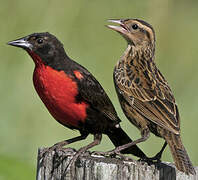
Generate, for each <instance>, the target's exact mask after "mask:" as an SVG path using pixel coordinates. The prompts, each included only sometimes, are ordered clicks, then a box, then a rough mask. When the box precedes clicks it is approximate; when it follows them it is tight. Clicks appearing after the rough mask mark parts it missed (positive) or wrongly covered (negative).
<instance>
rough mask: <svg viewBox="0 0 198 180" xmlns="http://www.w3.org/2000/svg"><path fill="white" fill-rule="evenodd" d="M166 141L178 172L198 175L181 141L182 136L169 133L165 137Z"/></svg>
mask: <svg viewBox="0 0 198 180" xmlns="http://www.w3.org/2000/svg"><path fill="white" fill-rule="evenodd" d="M165 140H166V142H167V143H168V145H169V147H170V150H171V153H172V156H173V159H174V162H175V165H176V167H177V169H178V170H180V171H182V172H185V173H186V174H188V175H189V174H193V175H194V174H196V172H195V169H194V167H193V165H192V163H191V161H190V158H189V156H188V154H187V152H186V150H185V148H184V145H183V144H182V141H181V136H180V135H176V134H173V133H169V134H168V135H166V136H165Z"/></svg>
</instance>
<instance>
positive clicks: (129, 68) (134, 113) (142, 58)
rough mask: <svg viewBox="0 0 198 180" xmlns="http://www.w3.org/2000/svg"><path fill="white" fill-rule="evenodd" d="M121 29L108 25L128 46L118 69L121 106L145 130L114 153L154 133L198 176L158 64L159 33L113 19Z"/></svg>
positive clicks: (139, 23)
mask: <svg viewBox="0 0 198 180" xmlns="http://www.w3.org/2000/svg"><path fill="white" fill-rule="evenodd" d="M110 22H114V23H118V24H119V25H120V26H112V25H108V27H109V28H110V29H113V30H115V31H117V32H118V33H120V34H121V35H122V36H123V37H124V39H125V40H126V41H127V43H128V46H127V49H126V50H125V52H124V54H123V56H122V57H121V58H120V60H119V61H118V62H117V64H116V66H115V69H114V75H113V76H114V83H115V88H116V91H117V95H118V98H119V101H120V104H121V107H122V109H123V111H124V113H125V115H126V117H127V118H128V119H129V120H130V122H131V123H132V124H134V125H135V126H136V127H137V128H138V129H139V130H140V131H141V136H142V137H141V138H140V139H138V140H136V141H134V142H132V143H129V144H128V145H124V146H122V147H118V148H117V149H115V151H114V152H116V151H120V150H123V149H124V148H126V147H129V146H131V145H134V144H137V143H140V142H143V141H145V140H146V139H148V138H149V135H150V132H152V133H154V134H155V135H156V136H158V137H162V138H164V139H165V144H164V146H163V148H162V150H161V151H160V152H159V153H158V155H157V156H158V157H159V158H161V155H162V152H163V150H164V149H165V147H166V145H167V143H168V145H169V147H170V150H171V153H172V156H173V159H174V161H175V164H176V167H177V168H178V169H179V170H180V171H183V172H185V173H187V174H195V170H194V168H193V165H192V163H191V161H190V159H189V157H188V154H187V152H186V150H185V148H184V146H183V144H182V141H181V136H180V117H179V112H178V108H177V105H176V103H175V99H174V96H173V94H172V91H171V89H170V87H169V85H168V82H167V81H166V80H165V78H164V77H163V75H162V74H161V73H160V71H159V70H158V68H157V67H156V64H155V62H154V55H155V33H154V29H153V28H152V26H151V25H150V24H148V23H147V22H145V21H142V20H138V19H121V20H110Z"/></svg>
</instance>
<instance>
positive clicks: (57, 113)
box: [29, 52, 88, 129]
mask: <svg viewBox="0 0 198 180" xmlns="http://www.w3.org/2000/svg"><path fill="white" fill-rule="evenodd" d="M29 54H30V55H31V56H32V58H33V59H34V60H36V61H37V63H36V67H35V70H34V75H33V82H34V87H35V89H36V91H37V93H38V95H39V96H40V98H41V100H42V101H43V103H44V104H45V106H46V107H47V109H48V110H49V112H50V113H51V115H52V116H53V117H54V118H55V119H56V120H57V121H59V122H60V123H61V124H63V125H66V126H69V127H73V128H77V129H78V126H79V123H80V122H84V121H85V119H86V116H87V114H86V108H87V107H88V104H86V103H84V102H80V103H79V102H76V98H75V97H76V96H77V95H78V86H77V83H76V82H75V81H74V80H73V79H72V78H71V77H70V76H69V75H67V74H66V73H65V72H64V71H57V70H54V69H53V68H51V67H50V66H45V65H44V64H43V63H38V62H42V61H41V60H40V57H39V56H37V55H36V54H34V53H33V52H29ZM75 74H76V72H75ZM80 75H81V74H80V73H78V78H79V77H81V76H82V75H81V76H80Z"/></svg>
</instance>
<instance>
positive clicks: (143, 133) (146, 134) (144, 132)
mask: <svg viewBox="0 0 198 180" xmlns="http://www.w3.org/2000/svg"><path fill="white" fill-rule="evenodd" d="M141 136H142V137H141V138H140V139H137V140H135V141H133V142H130V143H128V144H124V145H122V146H118V147H116V148H115V149H113V150H112V151H107V152H104V155H112V154H120V151H123V150H124V149H127V148H129V147H131V146H134V145H136V144H138V143H140V142H143V141H146V140H147V139H148V138H149V136H150V130H149V129H148V127H145V128H144V129H143V130H142V131H141Z"/></svg>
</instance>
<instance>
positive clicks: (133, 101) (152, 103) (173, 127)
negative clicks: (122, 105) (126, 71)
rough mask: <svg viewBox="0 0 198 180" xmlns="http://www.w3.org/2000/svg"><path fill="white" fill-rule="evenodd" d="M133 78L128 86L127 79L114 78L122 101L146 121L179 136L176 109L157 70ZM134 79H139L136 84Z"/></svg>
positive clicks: (167, 88)
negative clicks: (122, 98)
mask: <svg viewBox="0 0 198 180" xmlns="http://www.w3.org/2000/svg"><path fill="white" fill-rule="evenodd" d="M133 72H135V70H134V71H133ZM114 73H115V72H114ZM154 76H155V77H154ZM133 77H134V79H133V80H132V81H131V84H129V85H127V83H126V81H127V82H128V81H130V78H129V77H128V78H127V76H125V78H122V77H120V78H115V77H114V82H115V83H116V84H117V88H118V89H119V91H120V92H121V94H122V96H123V97H124V99H125V100H126V101H127V102H128V103H129V104H130V105H131V106H132V107H133V108H134V109H136V111H137V112H139V113H140V114H141V115H142V116H144V117H145V118H146V119H148V120H150V121H152V122H154V123H156V124H158V125H159V126H161V127H163V128H165V129H167V130H169V131H171V132H173V133H175V134H179V131H180V122H179V121H180V118H179V113H178V108H177V105H176V103H175V99H174V97H173V94H172V92H171V89H170V87H169V85H168V83H167V81H166V80H165V79H164V77H163V76H162V74H161V73H160V72H159V70H158V69H157V68H155V73H150V72H149V71H148V70H147V71H144V72H142V73H135V74H134V75H133ZM136 78H138V79H139V81H138V83H137V82H136V81H135V79H136Z"/></svg>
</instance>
